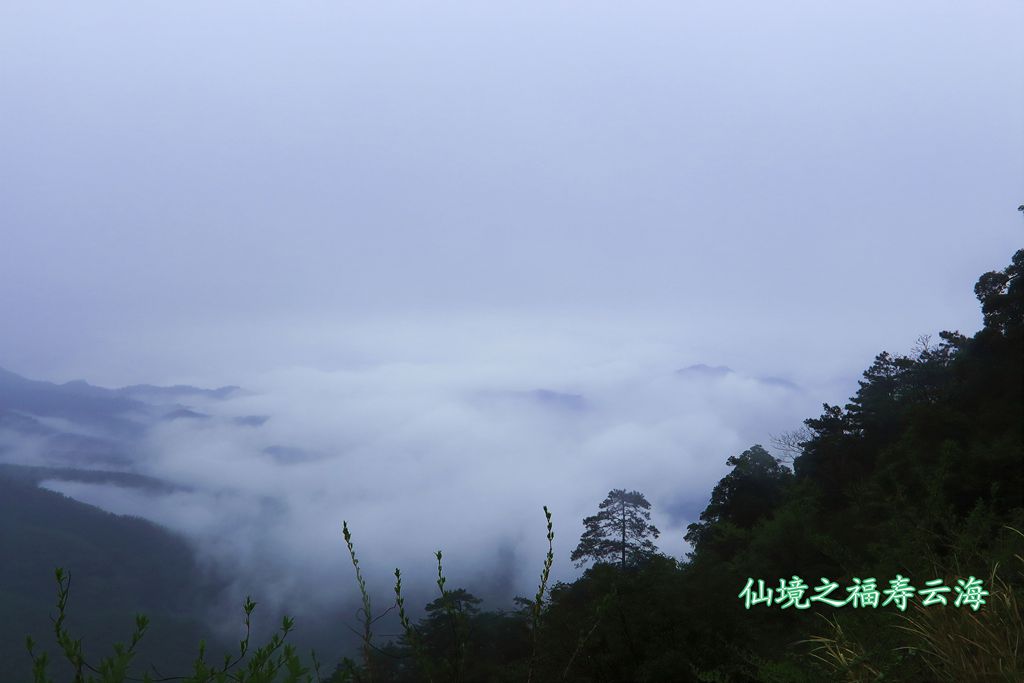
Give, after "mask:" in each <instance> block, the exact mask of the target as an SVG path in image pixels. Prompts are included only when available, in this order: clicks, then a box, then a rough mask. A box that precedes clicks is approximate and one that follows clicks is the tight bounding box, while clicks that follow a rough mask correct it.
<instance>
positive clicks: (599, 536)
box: [572, 489, 661, 568]
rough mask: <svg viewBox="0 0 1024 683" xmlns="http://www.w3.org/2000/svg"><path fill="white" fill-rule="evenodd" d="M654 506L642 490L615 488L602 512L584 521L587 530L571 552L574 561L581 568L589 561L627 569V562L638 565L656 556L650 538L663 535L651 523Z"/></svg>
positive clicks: (604, 504)
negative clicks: (614, 562) (643, 560)
mask: <svg viewBox="0 0 1024 683" xmlns="http://www.w3.org/2000/svg"><path fill="white" fill-rule="evenodd" d="M650 509H651V504H650V503H648V502H647V499H646V498H644V494H642V493H640V492H639V491H630V492H628V493H627V492H626V490H625V489H614V490H612V491H610V492H609V493H608V497H607V498H605V499H604V502H603V503H601V505H600V510H601V511H600V512H598V513H597V514H596V515H593V516H591V517H587V518H586V519H584V520H583V526H585V527H586V531H584V532H583V535H582V536H581V537H580V543H579V545H578V546H576V550H574V551H573V552H572V560H573V562H576V566H577V567H582V566H583V565H584V564H586V562H587V560H588V559H593V560H594V561H595V562H613V561H615V560H616V559H617V560H618V561H619V566H620V567H622V568H625V566H626V564H627V560H628V561H629V562H631V563H637V562H639V561H640V560H642V559H644V558H645V557H649V556H651V555H653V554H654V553H655V552H656V551H657V548H655V546H654V543H653V542H652V541H651V538H657V537H658V535H659V534H660V533H661V532H659V531H658V529H657V527H655V526H654V525H653V524H651V523H650V519H651V513H650Z"/></svg>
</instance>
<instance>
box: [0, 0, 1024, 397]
mask: <svg viewBox="0 0 1024 683" xmlns="http://www.w3.org/2000/svg"><path fill="white" fill-rule="evenodd" d="M1022 24H1024V5H1022V4H1021V3H1020V2H1017V1H1016V0H1014V1H1007V2H979V3H964V2H932V1H929V2H901V3H891V2H862V3H845V4H836V3H820V2H781V3H768V4H765V3H755V2H686V3H677V2H672V3H628V4H624V3H601V2H588V3H561V2H558V3H549V2H545V3H535V2H522V1H517V2H513V3H499V2H493V3H468V2H465V3H449V2H431V3H390V2H384V3H376V2H375V3H348V2H302V3H259V4H255V5H254V4H253V3H248V2H218V3H192V2H184V3H182V2H175V3H137V2H90V3H49V2H33V3H4V4H3V6H2V8H0V97H2V103H3V106H2V114H0V116H2V118H3V125H2V126H0V230H2V237H3V239H2V245H0V247H2V248H0V312H2V315H3V319H4V320H5V321H6V324H5V326H4V328H5V329H4V334H3V335H0V358H2V361H0V365H4V366H7V367H10V368H11V369H14V370H20V371H23V372H25V373H27V374H31V375H35V376H43V377H47V378H52V379H62V378H67V379H70V378H71V377H73V376H80V375H83V374H84V375H90V376H91V378H92V379H95V380H98V381H103V380H109V381H113V382H115V383H116V382H117V381H135V380H139V381H141V380H154V379H157V380H159V379H162V378H163V379H171V378H172V377H171V375H175V374H189V373H190V372H191V373H194V374H198V375H202V374H205V373H211V372H212V371H214V370H215V369H216V367H204V368H200V367H196V366H195V365H194V363H192V362H191V360H190V361H189V363H181V362H179V354H181V353H183V352H184V353H187V351H183V350H182V349H179V348H153V344H154V339H153V337H155V338H156V339H157V340H159V339H165V340H167V339H168V337H167V336H166V335H167V333H168V331H169V330H174V331H175V332H174V334H188V335H194V336H198V337H204V336H205V337H211V338H212V337H216V336H217V335H218V333H219V332H221V331H222V330H223V327H224V326H225V325H231V326H233V327H235V328H236V329H237V328H238V327H246V326H255V327H256V328H260V327H264V326H266V327H268V328H270V329H278V330H280V329H281V328H282V327H283V326H285V325H287V326H288V327H290V328H294V327H295V326H296V325H299V324H301V325H302V326H303V327H304V328H306V329H315V328H316V326H317V324H318V323H320V322H324V321H331V322H332V323H338V322H341V323H347V322H351V321H353V320H356V319H361V318H364V317H366V316H370V315H372V316H374V317H375V318H378V319H380V318H384V319H396V320H397V319H399V318H401V319H404V320H407V319H408V318H409V316H415V317H421V318H424V319H426V320H434V321H439V320H441V319H442V318H447V317H449V316H455V315H458V316H460V317H467V316H468V317H470V318H473V317H475V316H477V315H486V316H488V317H489V318H491V319H499V320H500V318H501V317H502V316H503V315H506V314H512V313H515V314H516V315H518V316H524V315H526V316H537V317H540V316H547V317H549V318H557V317H562V316H566V315H574V316H581V317H584V318H589V319H605V320H607V321H608V322H609V323H610V324H612V325H615V321H616V320H617V319H618V318H617V316H619V315H624V314H631V315H633V316H637V315H640V317H644V318H647V319H649V320H651V321H656V322H657V323H658V324H660V325H662V326H668V327H677V328H678V329H679V330H684V331H685V332H686V334H687V335H689V336H691V337H692V336H694V335H696V336H701V337H703V336H705V335H706V337H707V338H710V339H714V338H715V336H716V335H718V336H721V337H724V336H728V335H729V333H730V332H731V331H733V330H734V328H736V327H738V328H739V329H742V330H743V331H744V335H745V336H746V343H748V344H751V345H756V344H758V343H759V342H763V343H765V344H768V345H769V347H768V349H767V350H768V351H777V350H779V349H778V348H775V347H783V346H787V345H791V346H796V347H800V349H801V353H798V354H794V358H800V357H805V356H806V355H807V354H808V353H809V354H811V355H812V356H816V355H819V354H822V353H826V352H827V353H830V354H835V355H837V356H842V355H844V354H855V355H859V356H860V357H863V355H864V354H865V353H867V354H868V356H869V357H870V354H871V353H872V352H873V351H874V350H878V349H879V348H881V347H884V346H888V345H897V344H903V343H906V344H909V340H911V339H912V338H913V337H915V336H916V335H917V334H920V333H924V332H929V331H933V330H934V329H935V328H941V327H958V326H959V327H963V328H966V329H968V330H973V329H975V328H976V327H977V324H978V315H977V312H976V306H975V304H974V302H973V297H972V295H971V286H972V285H973V283H974V280H975V278H976V277H977V276H978V275H979V274H980V273H981V272H984V271H985V270H989V269H991V268H996V267H1002V266H1003V265H1005V263H1006V262H1007V261H1008V259H1009V256H1010V254H1011V253H1012V251H1013V249H1014V248H1015V247H1016V246H1017V245H1019V244H1020V242H1021V234H1022V233H1021V231H1022V226H1021V223H1020V215H1019V214H1017V213H1016V212H1015V211H1014V209H1015V208H1016V206H1017V205H1018V204H1019V203H1020V202H1021V201H1024V183H1022V178H1024V125H1022V124H1021V122H1022V121H1024V77H1022V75H1021V74H1022V73H1024V41H1021V40H1020V35H1019V29H1020V26H1021V25H1022ZM300 320H301V323H300ZM737 321H739V322H737ZM636 322H637V324H639V321H636ZM186 331H187V332H186ZM171 341H173V339H172V340H171ZM715 341H716V342H721V340H715ZM143 344H144V345H147V346H149V347H150V348H148V349H146V350H145V351H142V350H139V349H133V348H132V347H135V346H138V345H143ZM189 346H190V350H194V339H193V338H192V336H189ZM112 349H116V352H117V354H118V355H119V356H120V359H119V360H118V361H116V362H114V361H111V359H110V357H109V356H110V355H111V353H110V351H111V350H112ZM275 352H277V353H283V350H281V349H280V348H277V349H275ZM302 353H303V352H302V351H300V350H298V349H297V348H293V349H292V351H291V354H292V355H289V357H288V358H287V361H288V362H296V363H303V362H305V361H306V359H304V358H303V356H302ZM860 357H859V358H858V359H857V364H856V365H855V367H859V365H861V364H862V358H860ZM710 360H714V359H710ZM260 362H261V363H262V364H264V365H273V363H274V359H273V358H267V357H262V356H261V357H260ZM211 365H215V364H211ZM241 369H242V368H239V370H241Z"/></svg>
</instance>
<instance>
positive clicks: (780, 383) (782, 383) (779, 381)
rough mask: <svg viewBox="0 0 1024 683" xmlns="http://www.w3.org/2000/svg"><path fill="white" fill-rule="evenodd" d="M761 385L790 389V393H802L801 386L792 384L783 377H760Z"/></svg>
mask: <svg viewBox="0 0 1024 683" xmlns="http://www.w3.org/2000/svg"><path fill="white" fill-rule="evenodd" d="M757 381H758V382H760V383H761V384H767V385H769V386H773V387H780V388H782V389H789V390H790V391H802V389H801V388H800V385H799V384H796V383H795V382H791V381H789V380H788V379H785V378H783V377H760V378H758V380H757Z"/></svg>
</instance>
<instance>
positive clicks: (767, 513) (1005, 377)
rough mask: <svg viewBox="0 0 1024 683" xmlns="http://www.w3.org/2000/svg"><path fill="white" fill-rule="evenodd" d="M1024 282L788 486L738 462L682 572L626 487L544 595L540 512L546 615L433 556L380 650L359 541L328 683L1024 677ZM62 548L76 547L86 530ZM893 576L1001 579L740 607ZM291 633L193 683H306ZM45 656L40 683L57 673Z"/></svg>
mask: <svg viewBox="0 0 1024 683" xmlns="http://www.w3.org/2000/svg"><path fill="white" fill-rule="evenodd" d="M1022 281H1024V251H1019V252H1017V254H1015V255H1014V257H1013V261H1012V263H1011V265H1010V266H1009V267H1007V268H1006V269H1005V270H1003V271H1002V272H999V273H987V274H986V275H984V276H982V277H981V278H980V279H979V281H978V285H977V287H976V288H975V292H976V294H977V295H978V299H979V301H980V303H981V306H982V312H983V315H984V322H985V324H984V328H983V329H982V330H980V331H979V332H978V333H977V334H975V335H974V336H973V337H971V338H968V337H966V336H964V335H961V334H959V333H957V332H943V333H942V334H941V335H940V336H939V342H938V344H935V345H933V344H932V343H931V341H930V340H928V339H922V340H921V341H919V343H918V345H917V347H916V348H915V349H914V351H913V353H911V354H909V355H894V354H889V353H881V354H879V355H878V356H877V357H876V359H875V361H874V363H873V364H872V365H871V367H870V368H868V369H867V370H866V371H865V373H864V377H863V379H862V381H861V382H860V387H859V389H858V391H857V392H856V394H855V395H854V396H853V397H851V399H850V401H849V402H848V403H847V404H846V405H845V406H838V405H828V404H826V405H825V406H824V409H823V411H822V413H821V415H820V416H818V417H814V418H811V419H808V420H806V422H805V425H806V433H804V434H803V435H802V436H801V437H800V439H799V442H798V443H796V444H795V447H796V449H797V450H798V453H797V455H796V457H795V458H794V461H793V471H792V472H790V471H789V470H788V469H787V468H786V467H784V466H783V465H782V464H781V463H780V461H779V460H777V459H776V458H774V457H772V456H771V455H770V454H769V453H768V452H767V451H765V450H764V449H763V448H761V447H760V446H752V447H751V448H750V449H748V450H746V451H744V452H743V453H741V454H740V455H738V456H733V457H730V458H729V459H728V460H727V462H728V464H729V465H730V466H731V467H732V471H731V472H730V473H729V474H728V475H726V476H725V477H724V478H723V479H722V480H721V481H720V482H719V483H718V485H717V486H716V487H715V488H714V491H713V492H712V493H711V497H710V501H709V503H708V506H707V508H706V509H705V510H704V512H703V513H702V514H701V515H700V521H699V522H697V523H694V524H691V525H690V526H689V529H688V533H687V536H686V538H687V539H688V540H689V542H690V543H691V544H692V546H693V552H692V553H691V554H690V555H689V557H688V559H687V561H685V562H679V561H676V560H674V559H671V558H667V557H664V556H661V555H658V554H657V553H656V552H654V547H653V543H652V542H651V540H650V538H651V537H654V538H656V537H657V535H658V532H657V530H656V529H655V528H654V527H653V526H651V525H650V524H649V521H648V520H649V519H650V517H649V515H650V513H649V509H650V505H649V504H648V503H647V501H646V500H645V499H644V497H643V495H642V494H640V493H639V492H636V491H633V492H630V493H627V492H626V491H625V490H622V489H616V490H613V491H612V492H611V493H610V494H609V496H608V499H607V500H605V502H604V503H602V504H601V512H599V513H598V514H597V515H595V516H593V517H588V518H587V519H586V520H585V525H586V527H587V530H586V532H585V533H584V535H583V538H582V539H581V541H580V544H579V546H578V547H577V548H576V550H575V551H574V552H573V553H572V559H573V560H581V559H586V558H589V559H594V560H596V561H597V562H596V564H595V565H594V566H592V567H591V568H590V569H588V570H587V571H586V572H585V573H584V574H583V576H582V577H581V578H579V579H578V580H576V581H573V582H571V583H558V584H556V585H554V586H552V587H551V589H550V591H549V592H548V594H547V599H546V600H545V593H546V584H547V578H548V575H549V571H550V568H551V562H552V560H553V557H554V556H553V550H552V546H551V541H552V539H553V532H552V527H551V523H550V514H547V510H546V509H545V513H546V515H547V518H548V542H549V554H548V556H547V559H546V561H545V565H544V568H543V570H542V575H541V582H540V587H539V590H538V593H537V595H536V596H535V597H534V598H533V599H532V600H531V599H526V598H518V599H517V600H516V605H517V606H518V608H517V609H515V610H512V611H508V612H505V611H483V610H481V602H480V601H479V600H478V599H477V598H476V597H474V596H473V595H472V594H471V593H470V592H469V591H467V590H465V589H463V588H455V589H451V588H447V587H446V579H445V577H444V573H443V570H442V565H441V559H442V555H441V553H440V552H438V553H437V555H436V559H437V586H438V589H439V597H437V598H436V599H434V600H433V601H431V602H430V604H428V605H427V608H426V615H425V616H424V618H423V619H421V620H420V621H418V622H417V623H415V624H414V623H413V622H412V620H411V619H410V618H409V616H408V615H407V614H406V611H405V606H404V599H403V597H402V593H401V573H400V572H398V571H397V570H396V572H395V578H396V585H395V597H396V607H397V617H398V620H399V623H400V626H401V629H402V636H401V637H399V638H398V641H397V642H388V643H385V644H383V645H381V646H377V645H374V644H372V643H371V642H370V639H371V638H372V637H373V632H372V629H371V626H372V624H373V623H374V621H375V619H376V618H372V617H371V615H370V599H369V596H368V595H367V594H366V585H365V582H364V581H363V578H362V574H361V572H360V571H359V567H358V562H357V561H356V556H355V551H354V549H353V547H352V545H351V535H350V534H349V533H348V530H347V527H346V529H345V532H346V533H345V537H346V542H347V543H348V544H349V551H350V553H351V558H352V561H353V565H354V566H355V568H356V575H357V583H358V585H359V587H360V591H361V593H362V596H363V611H362V612H361V614H360V616H361V618H362V621H363V622H364V623H363V626H364V629H363V639H364V648H363V655H364V661H363V664H362V665H361V666H360V665H356V664H355V663H353V662H352V661H351V660H344V661H343V663H342V665H341V666H339V667H338V668H337V669H336V671H335V673H334V675H333V676H332V677H331V678H330V679H329V680H330V681H331V682H332V683H337V682H340V681H368V680H370V679H371V677H372V678H373V680H375V681H395V682H405V681H408V682H412V681H449V680H453V681H467V682H469V681H526V680H531V679H532V680H537V681H579V682H583V681H729V682H737V683H742V682H751V683H754V682H758V683H760V682H767V683H809V682H817V681H837V680H846V681H860V680H865V681H866V680H892V681H931V680H937V678H936V677H937V676H940V677H942V678H941V680H949V681H952V680H962V681H972V680H973V681H987V680H1000V681H1019V680H1024V671H1021V670H1020V662H1024V617H1022V615H1021V612H1020V608H1019V605H1020V604H1024V600H1022V598H1024V573H1022V572H1019V571H1015V570H1014V569H1012V567H1015V566H1016V567H1017V569H1021V568H1022V567H1021V562H1022V561H1024V536H1022V534H1021V533H1020V531H1018V530H1021V529H1024V438H1022V429H1024V419H1022V416H1024V397H1022V390H1024V387H1022V385H1024V381H1022V380H1024V367H1022V360H1024V285H1022ZM2 500H3V498H0V501H2ZM0 528H5V527H0ZM64 540H65V541H66V542H67V543H68V547H69V548H71V549H74V548H75V547H76V546H75V541H74V538H73V537H72V536H70V535H69V536H66V537H65V538H64ZM1015 557H1016V558H1020V559H1019V560H1018V559H1015ZM47 559H48V560H49V559H57V558H56V557H52V558H51V557H50V556H47ZM1015 563H1016V564H1015ZM997 566H999V567H1002V568H1003V570H1001V571H1002V572H1003V573H1002V574H1000V576H1001V578H1000V579H999V580H998V581H997V580H995V579H993V578H992V577H993V575H994V572H995V569H996V567H997ZM1007 567H1010V568H1011V569H1006V568H1007ZM896 573H900V574H903V575H904V576H909V577H911V579H912V580H913V582H915V583H916V584H917V585H920V584H921V583H922V582H923V581H924V580H926V579H930V578H935V577H939V578H943V579H945V580H946V583H947V584H948V583H952V582H953V580H954V579H955V578H957V577H963V576H966V575H967V574H973V575H975V576H980V577H988V578H987V581H988V584H987V587H988V588H990V589H991V591H992V595H991V603H992V604H991V605H990V606H987V607H985V608H983V611H982V612H979V613H978V615H977V617H976V618H975V615H973V613H970V612H967V611H966V610H965V609H961V610H960V611H956V608H953V607H948V608H941V607H930V608H925V609H928V610H932V611H931V612H925V613H924V614H914V615H913V620H911V621H908V620H907V619H906V618H905V615H901V614H900V613H899V612H897V611H895V610H894V609H891V608H884V609H883V608H879V609H857V610H855V609H852V608H844V609H835V608H829V607H823V606H821V605H815V606H814V607H812V609H809V610H806V611H798V610H793V609H789V610H783V609H781V608H780V607H778V606H774V607H771V608H769V607H765V606H761V607H762V608H761V609H751V610H746V609H744V607H743V604H742V602H741V601H740V600H739V599H738V598H737V594H738V592H739V591H740V589H741V588H742V587H743V585H744V582H745V581H746V579H747V578H748V577H755V578H764V579H765V580H766V581H768V582H769V583H772V582H775V581H777V580H778V579H779V578H783V577H787V578H788V577H790V576H793V575H794V574H796V575H800V576H801V577H803V578H804V579H805V580H806V581H807V583H817V581H818V580H819V579H820V577H829V578H830V579H832V580H834V581H837V582H839V584H840V585H841V586H845V585H849V583H850V581H851V579H852V578H853V577H855V576H860V577H866V576H873V577H877V578H878V579H879V580H880V582H883V581H885V580H886V579H887V578H890V577H893V576H894V575H895V574H896ZM0 590H3V588H2V587H0ZM0 598H3V594H2V593H0ZM989 607H991V609H992V611H991V613H987V612H985V611H984V610H986V609H988V608H989ZM247 609H248V608H247ZM943 610H945V611H943ZM822 617H825V618H826V619H827V620H826V619H823V618H822ZM378 618H379V617H378ZM63 624H64V622H63V620H61V621H60V622H59V624H58V626H57V629H56V635H57V639H58V642H59V643H60V647H61V650H62V651H63V652H64V653H65V655H66V658H68V659H71V660H72V663H74V662H76V661H77V659H76V658H77V657H78V645H77V641H75V640H74V639H73V638H71V636H70V635H63V633H64V629H63ZM136 626H137V628H136V635H133V636H132V639H131V641H130V645H128V646H126V647H123V648H121V649H119V650H115V655H114V657H113V659H111V660H109V661H110V664H109V665H108V666H109V667H113V668H112V669H111V671H113V672H114V673H112V674H111V675H113V676H116V675H118V673H117V672H118V671H120V669H117V667H120V666H122V664H126V663H127V662H128V661H131V660H132V659H133V654H132V653H133V652H134V650H133V648H134V647H135V645H137V644H139V642H140V641H139V638H141V635H142V633H143V632H145V631H147V628H146V624H145V623H144V622H138V623H137V625H136ZM288 630H290V624H289V623H288V622H286V623H285V624H284V625H283V628H282V632H281V635H280V638H279V639H277V640H272V641H271V643H270V644H269V645H268V646H266V647H267V648H269V650H267V649H264V650H258V651H257V654H258V657H255V658H257V659H258V660H259V663H257V664H256V665H255V666H256V667H257V669H256V670H257V671H260V672H263V673H261V674H260V675H263V676H264V677H262V678H260V677H258V676H256V675H255V674H254V675H253V677H251V678H238V679H234V678H229V677H224V678H214V679H201V678H199V679H198V680H217V681H224V680H247V681H249V680H251V681H268V682H269V681H276V680H289V681H299V680H311V679H310V678H309V677H310V675H311V674H310V673H309V672H306V671H304V670H303V668H302V665H301V664H299V662H298V660H297V658H295V657H294V652H289V651H287V650H286V649H285V648H286V646H284V645H283V638H284V636H285V635H287V632H288ZM822 634H824V635H822ZM149 637H150V636H149V635H147V636H146V638H149ZM142 642H143V643H144V642H145V639H142ZM245 649H246V646H245V645H244V644H243V647H242V652H241V655H242V656H245V654H246V652H245ZM275 653H278V654H275ZM282 654H283V655H284V659H281V655H282ZM136 659H137V657H136ZM34 661H35V666H36V671H37V674H36V678H35V680H36V681H38V682H40V683H43V682H45V681H46V680H47V679H45V678H42V677H40V675H41V674H40V673H39V672H40V671H41V670H42V669H45V666H44V665H45V660H42V659H40V658H36V659H35V660H34ZM275 662H276V663H275ZM229 663H230V662H229ZM250 665H251V664H250ZM954 665H955V667H956V668H955V669H954V668H952V667H954ZM260 667H262V668H260ZM274 667H277V668H276V669H275V668H274ZM241 670H244V666H242V667H240V669H239V671H241ZM286 671H288V672H290V673H287V674H286ZM943 672H947V673H943ZM949 672H952V673H949ZM224 675H226V674H224ZM268 676H271V677H268ZM272 676H277V678H273V677H272ZM287 676H291V677H290V678H289V677H287ZM301 676H306V678H301ZM25 678H26V679H27V678H28V676H26V677H25ZM194 678H195V677H194ZM101 680H106V679H101ZM110 680H120V679H116V678H113V679H110Z"/></svg>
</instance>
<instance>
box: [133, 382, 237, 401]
mask: <svg viewBox="0 0 1024 683" xmlns="http://www.w3.org/2000/svg"><path fill="white" fill-rule="evenodd" d="M115 391H116V392H117V393H118V394H122V395H124V396H131V397H133V398H139V399H142V400H146V399H149V400H153V399H176V398H179V397H182V396H204V397H206V398H214V399H218V400H224V399H227V398H231V397H232V396H235V395H238V394H241V393H244V392H243V391H242V388H241V387H237V386H234V385H229V386H223V387H218V388H216V389H203V388H201V387H194V386H191V385H189V384H175V385H174V386H170V387H161V386H156V385H154V384H132V385H130V386H127V387H121V388H120V389H116V390H115Z"/></svg>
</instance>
